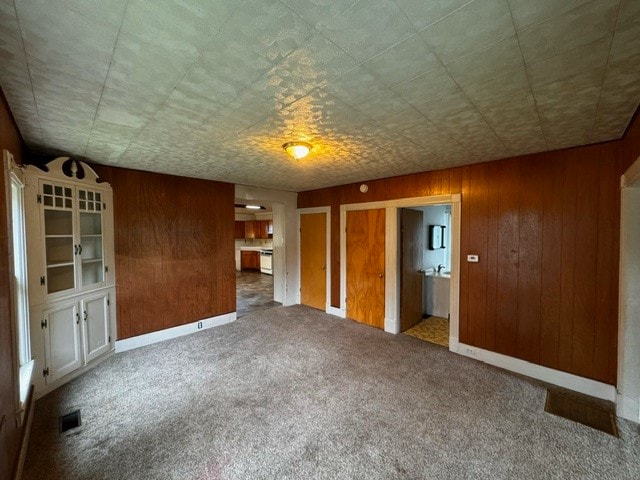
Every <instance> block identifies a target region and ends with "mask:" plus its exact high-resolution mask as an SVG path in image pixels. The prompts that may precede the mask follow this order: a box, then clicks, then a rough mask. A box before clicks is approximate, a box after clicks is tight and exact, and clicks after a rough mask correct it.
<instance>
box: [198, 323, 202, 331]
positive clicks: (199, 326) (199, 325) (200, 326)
mask: <svg viewBox="0 0 640 480" xmlns="http://www.w3.org/2000/svg"><path fill="white" fill-rule="evenodd" d="M201 328H202V322H198V330H200V329H201Z"/></svg>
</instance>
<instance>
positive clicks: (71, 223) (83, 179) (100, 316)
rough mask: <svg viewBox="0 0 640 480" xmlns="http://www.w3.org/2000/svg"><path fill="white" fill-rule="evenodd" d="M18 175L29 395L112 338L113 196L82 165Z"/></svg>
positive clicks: (64, 161) (73, 370) (53, 165)
mask: <svg viewBox="0 0 640 480" xmlns="http://www.w3.org/2000/svg"><path fill="white" fill-rule="evenodd" d="M46 170H47V171H45V170H43V169H40V168H37V167H35V166H31V165H30V166H27V167H26V169H25V189H24V195H25V219H26V230H27V232H26V236H27V263H28V272H29V304H30V313H31V345H32V354H33V356H34V358H35V360H36V370H35V372H36V375H35V386H36V394H42V393H46V391H49V390H51V389H53V388H55V387H57V386H58V385H60V384H62V383H64V382H65V381H68V380H69V379H71V378H73V376H75V374H77V373H79V372H80V371H82V370H83V369H84V368H86V367H88V366H89V364H90V363H91V362H93V361H95V360H97V359H99V358H100V357H103V356H104V355H105V354H107V353H109V352H111V351H112V350H113V347H114V343H115V338H116V330H115V328H116V323H115V268H114V259H115V254H114V246H113V205H112V199H113V193H112V190H111V186H110V185H109V184H107V183H100V182H98V175H97V174H96V172H95V171H94V170H93V169H92V168H91V167H89V166H88V165H87V164H85V163H84V162H81V161H78V160H73V159H70V158H68V157H60V158H56V159H55V160H53V161H51V162H49V163H48V164H47V165H46Z"/></svg>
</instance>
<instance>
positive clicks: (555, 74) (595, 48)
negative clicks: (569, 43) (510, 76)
mask: <svg viewBox="0 0 640 480" xmlns="http://www.w3.org/2000/svg"><path fill="white" fill-rule="evenodd" d="M610 49H611V37H603V38H600V39H598V40H596V41H595V42H592V43H589V44H587V45H583V46H580V47H577V48H574V49H573V50H568V51H566V52H563V53H560V54H558V55H555V56H553V57H550V58H547V59H545V60H541V61H539V62H535V63H532V64H529V65H527V72H528V74H529V80H530V81H531V84H532V85H543V84H545V83H553V82H556V81H558V80H561V79H563V78H567V77H573V76H575V75H578V74H580V73H584V72H591V73H596V74H600V75H602V74H604V71H605V69H606V67H607V60H608V58H609V51H610Z"/></svg>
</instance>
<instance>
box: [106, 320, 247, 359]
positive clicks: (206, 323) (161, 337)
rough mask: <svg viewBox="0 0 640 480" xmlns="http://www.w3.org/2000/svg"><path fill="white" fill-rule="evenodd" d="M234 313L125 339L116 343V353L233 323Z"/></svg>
mask: <svg viewBox="0 0 640 480" xmlns="http://www.w3.org/2000/svg"><path fill="white" fill-rule="evenodd" d="M235 320H236V312H231V313H225V314H224V315H218V316H216V317H210V318H205V319H202V320H198V321H197V322H192V323H187V324H185V325H180V326H178V327H172V328H166V329H164V330H159V331H157V332H151V333H145V334H144V335H138V336H137V337H131V338H125V339H124V340H117V341H116V353H120V352H126V351H127V350H133V349H134V348H140V347H144V346H147V345H152V344H154V343H158V342H164V341H165V340H169V339H171V338H176V337H181V336H183V335H189V334H190V333H196V332H198V331H200V330H206V329H208V328H213V327H219V326H220V325H225V324H227V323H231V322H235Z"/></svg>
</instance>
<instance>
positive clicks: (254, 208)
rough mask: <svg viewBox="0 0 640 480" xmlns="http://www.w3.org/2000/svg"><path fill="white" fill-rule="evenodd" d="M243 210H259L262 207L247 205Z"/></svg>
mask: <svg viewBox="0 0 640 480" xmlns="http://www.w3.org/2000/svg"><path fill="white" fill-rule="evenodd" d="M245 208H248V209H249V210H260V209H261V208H262V207H261V206H260V205H247V206H245Z"/></svg>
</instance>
